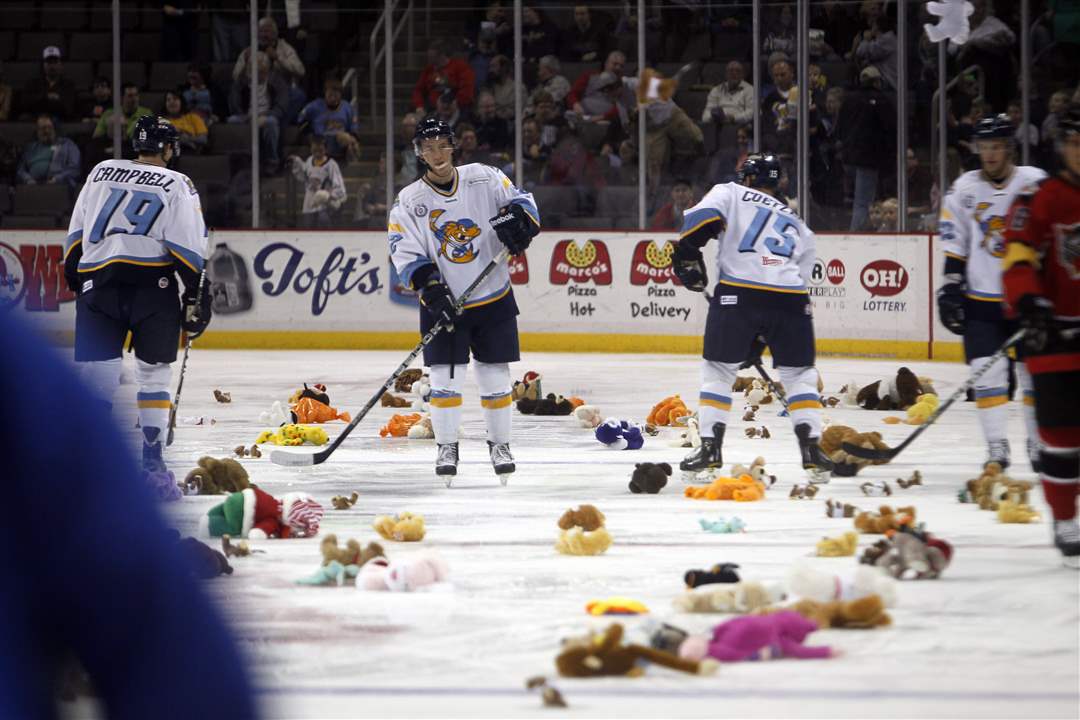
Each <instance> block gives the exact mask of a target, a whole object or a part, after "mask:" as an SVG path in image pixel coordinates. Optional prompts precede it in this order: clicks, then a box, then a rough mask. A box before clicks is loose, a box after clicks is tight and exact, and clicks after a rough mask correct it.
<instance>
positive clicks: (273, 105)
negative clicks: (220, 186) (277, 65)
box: [228, 52, 289, 175]
mask: <svg viewBox="0 0 1080 720" xmlns="http://www.w3.org/2000/svg"><path fill="white" fill-rule="evenodd" d="M255 82H256V86H255V97H254V98H252V97H251V85H250V84H249V83H243V82H238V83H233V86H232V91H231V92H230V93H229V112H230V113H231V114H230V115H229V118H228V122H230V123H233V124H239V123H247V122H250V117H251V115H252V113H254V115H255V117H257V118H258V124H259V150H260V152H261V153H262V161H263V166H262V171H263V172H264V173H266V174H268V175H276V174H277V173H278V172H279V171H280V165H281V159H280V157H281V155H280V150H279V147H278V146H279V143H280V141H281V126H282V125H283V124H284V118H285V110H286V108H287V107H288V102H289V86H288V85H287V84H286V83H285V79H284V78H283V77H281V76H280V75H278V74H277V73H274V72H271V71H270V58H269V57H267V55H266V53H262V52H260V53H257V54H256V56H255Z"/></svg>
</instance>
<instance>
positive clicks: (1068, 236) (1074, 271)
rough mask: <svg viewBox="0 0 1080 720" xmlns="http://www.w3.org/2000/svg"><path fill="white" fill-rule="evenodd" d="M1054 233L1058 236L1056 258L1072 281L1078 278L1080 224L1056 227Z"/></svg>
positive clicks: (1079, 267) (1079, 274)
mask: <svg viewBox="0 0 1080 720" xmlns="http://www.w3.org/2000/svg"><path fill="white" fill-rule="evenodd" d="M1054 233H1055V234H1056V235H1057V236H1058V257H1059V259H1060V260H1061V267H1063V268H1064V269H1065V272H1067V273H1068V274H1069V277H1070V278H1072V279H1073V280H1076V279H1077V278H1080V223H1076V224H1074V225H1057V226H1055V227H1054Z"/></svg>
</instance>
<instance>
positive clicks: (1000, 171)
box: [976, 138, 1012, 180]
mask: <svg viewBox="0 0 1080 720" xmlns="http://www.w3.org/2000/svg"><path fill="white" fill-rule="evenodd" d="M976 148H977V149H978V151H979V162H981V163H982V169H983V172H984V173H986V175H987V176H988V177H989V178H991V179H995V180H996V179H998V178H1000V177H1002V176H1003V175H1007V174H1008V173H1009V170H1010V169H1011V164H1012V140H1008V139H1004V138H1001V139H998V138H995V139H993V140H979V141H978V142H977V143H976Z"/></svg>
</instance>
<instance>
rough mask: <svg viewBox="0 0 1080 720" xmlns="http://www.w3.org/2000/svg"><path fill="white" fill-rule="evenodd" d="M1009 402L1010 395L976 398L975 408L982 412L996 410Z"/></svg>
mask: <svg viewBox="0 0 1080 720" xmlns="http://www.w3.org/2000/svg"><path fill="white" fill-rule="evenodd" d="M1007 402H1009V396H1008V395H994V396H993V397H983V398H975V407H977V408H979V409H980V410H985V409H986V408H995V407H998V406H1000V405H1004V404H1005V403H1007Z"/></svg>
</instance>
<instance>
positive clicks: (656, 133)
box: [619, 81, 705, 191]
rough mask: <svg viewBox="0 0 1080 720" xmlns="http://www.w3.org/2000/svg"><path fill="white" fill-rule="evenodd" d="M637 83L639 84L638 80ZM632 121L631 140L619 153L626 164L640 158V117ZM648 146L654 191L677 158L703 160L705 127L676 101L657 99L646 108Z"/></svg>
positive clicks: (624, 144)
mask: <svg viewBox="0 0 1080 720" xmlns="http://www.w3.org/2000/svg"><path fill="white" fill-rule="evenodd" d="M626 82H631V81H626ZM633 82H634V84H635V85H636V84H637V83H636V81H633ZM629 119H630V122H629V126H628V128H627V134H628V135H629V137H628V138H627V141H626V142H624V143H623V145H622V147H621V148H620V153H619V154H620V156H621V157H622V160H623V162H624V163H630V162H632V161H633V159H635V158H636V157H637V141H638V130H637V126H638V114H637V113H633V114H632V115H631V116H630V118H629ZM624 125H625V123H624ZM645 143H646V145H645V147H646V160H647V167H646V173H647V174H646V179H647V181H648V183H649V187H650V188H652V189H653V190H654V191H655V190H656V188H657V187H658V186H659V184H660V183H661V182H662V181H663V178H664V173H665V172H666V170H667V167H668V164H669V163H670V162H671V160H672V158H673V157H674V156H681V157H682V158H683V159H685V160H688V161H692V160H693V159H694V158H695V157H701V155H702V154H703V153H704V150H705V136H704V134H703V133H702V131H701V128H700V127H698V126H697V125H696V124H695V123H694V121H693V120H691V119H690V118H689V117H688V116H687V114H686V113H685V112H684V111H683V109H682V108H680V107H679V106H678V105H676V104H675V101H674V100H673V99H671V100H664V99H662V98H657V99H655V100H651V101H648V104H647V105H646V106H645Z"/></svg>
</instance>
